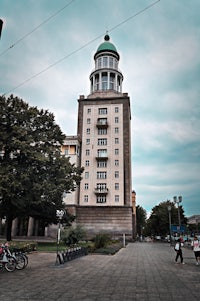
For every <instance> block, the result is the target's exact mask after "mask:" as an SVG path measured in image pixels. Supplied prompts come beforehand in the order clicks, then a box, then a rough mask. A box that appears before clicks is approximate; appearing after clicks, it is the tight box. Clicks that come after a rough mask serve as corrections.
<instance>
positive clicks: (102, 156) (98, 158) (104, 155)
mask: <svg viewBox="0 0 200 301" xmlns="http://www.w3.org/2000/svg"><path fill="white" fill-rule="evenodd" d="M96 159H97V160H105V159H106V160H107V159H108V154H107V153H99V154H97V156H96Z"/></svg>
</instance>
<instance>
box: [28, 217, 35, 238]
mask: <svg viewBox="0 0 200 301" xmlns="http://www.w3.org/2000/svg"><path fill="white" fill-rule="evenodd" d="M33 229H34V218H33V217H31V216H29V220H28V231H27V236H28V237H30V236H32V235H33Z"/></svg>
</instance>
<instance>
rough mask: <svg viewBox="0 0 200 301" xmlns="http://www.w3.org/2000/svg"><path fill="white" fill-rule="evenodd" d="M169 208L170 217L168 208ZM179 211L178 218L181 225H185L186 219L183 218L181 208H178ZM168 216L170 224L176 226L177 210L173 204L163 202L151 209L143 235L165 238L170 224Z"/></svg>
mask: <svg viewBox="0 0 200 301" xmlns="http://www.w3.org/2000/svg"><path fill="white" fill-rule="evenodd" d="M169 206H170V208H171V210H170V215H169V210H168V208H169ZM179 210H180V217H181V224H186V222H187V219H186V218H185V216H184V210H183V207H182V206H180V207H179ZM170 216H171V223H172V224H174V225H178V223H179V221H178V209H177V207H176V206H175V204H174V203H173V202H170V201H164V202H161V203H160V204H159V205H157V206H155V207H153V208H152V213H151V215H150V217H149V219H148V220H147V224H146V228H145V233H146V234H147V235H153V236H154V235H159V236H165V235H167V234H169V232H170V231H169V229H170V228H169V224H170Z"/></svg>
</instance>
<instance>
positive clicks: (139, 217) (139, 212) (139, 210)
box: [136, 205, 147, 235]
mask: <svg viewBox="0 0 200 301" xmlns="http://www.w3.org/2000/svg"><path fill="white" fill-rule="evenodd" d="M146 218H147V213H146V210H145V209H144V208H143V207H141V206H139V205H138V206H136V227H137V234H138V235H141V234H142V232H143V228H144V227H145V225H146Z"/></svg>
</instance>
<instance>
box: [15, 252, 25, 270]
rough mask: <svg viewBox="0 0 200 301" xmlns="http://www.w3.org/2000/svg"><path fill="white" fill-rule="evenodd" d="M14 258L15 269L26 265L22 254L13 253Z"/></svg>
mask: <svg viewBox="0 0 200 301" xmlns="http://www.w3.org/2000/svg"><path fill="white" fill-rule="evenodd" d="M15 259H16V261H17V263H16V269H17V270H22V269H23V268H25V266H26V262H25V258H24V256H23V254H15Z"/></svg>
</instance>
